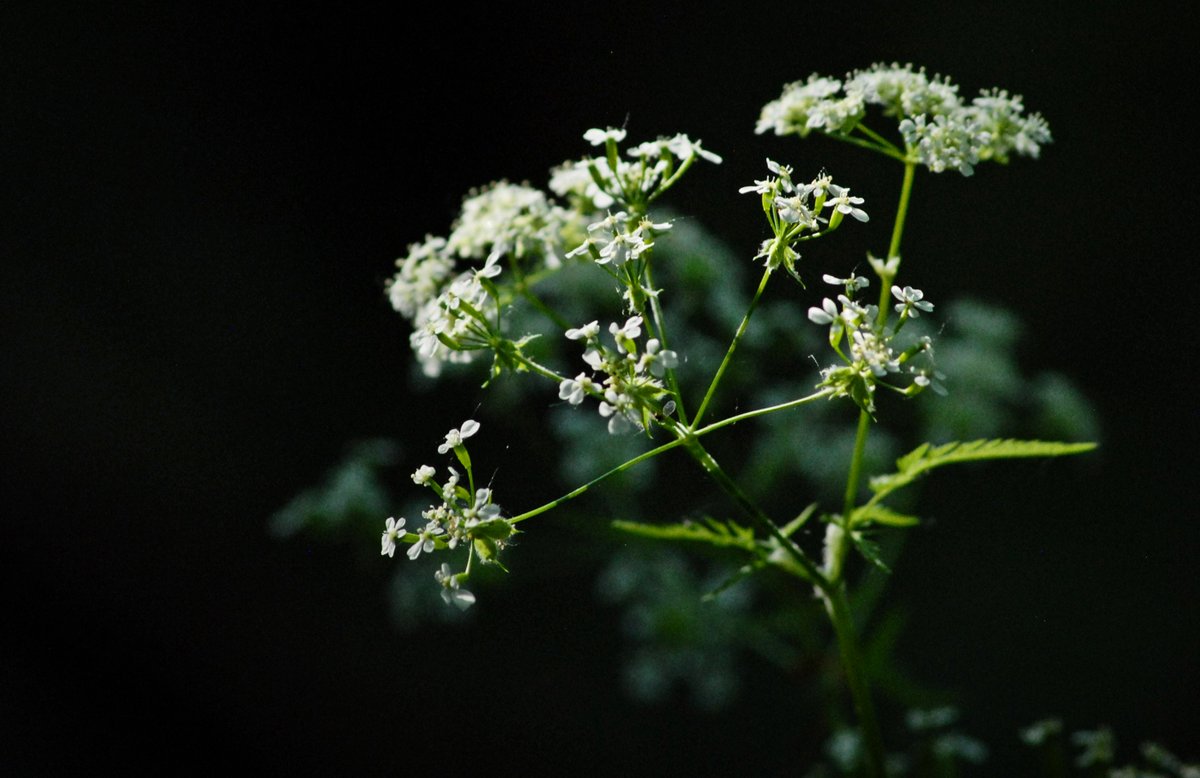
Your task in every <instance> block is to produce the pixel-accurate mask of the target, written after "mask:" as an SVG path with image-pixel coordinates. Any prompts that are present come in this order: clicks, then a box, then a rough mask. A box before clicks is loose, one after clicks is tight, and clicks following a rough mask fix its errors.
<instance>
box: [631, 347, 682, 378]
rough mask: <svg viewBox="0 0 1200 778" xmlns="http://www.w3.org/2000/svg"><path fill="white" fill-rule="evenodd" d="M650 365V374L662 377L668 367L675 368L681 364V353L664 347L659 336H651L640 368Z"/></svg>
mask: <svg viewBox="0 0 1200 778" xmlns="http://www.w3.org/2000/svg"><path fill="white" fill-rule="evenodd" d="M647 365H649V367H650V374H651V375H653V376H654V377H655V378H662V377H663V374H665V373H666V371H667V369H671V370H674V369H675V368H676V367H678V366H679V355H678V354H676V353H675V352H674V351H671V350H670V349H663V347H662V344H661V343H659V342H658V338H651V339H650V340H648V341H646V353H645V354H643V355H642V360H641V364H640V365H639V366H638V367H639V369H643V368H645V367H646V366H647Z"/></svg>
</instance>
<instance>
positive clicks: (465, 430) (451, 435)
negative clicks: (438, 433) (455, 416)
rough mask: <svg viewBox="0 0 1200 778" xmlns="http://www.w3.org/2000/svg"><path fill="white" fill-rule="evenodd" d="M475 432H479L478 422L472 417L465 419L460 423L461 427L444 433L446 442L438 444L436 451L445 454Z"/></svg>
mask: <svg viewBox="0 0 1200 778" xmlns="http://www.w3.org/2000/svg"><path fill="white" fill-rule="evenodd" d="M476 432H479V422H477V421H475V420H474V419H467V420H466V421H464V422H463V423H462V426H461V427H459V428H458V429H456V430H450V431H449V432H447V433H446V442H445V443H443V444H442V445H440V446H438V453H439V454H445V453H446V452H447V451H449V450H450V449H452V448H458V447H459V446H461V445H462V443H463V441H464V440H465V439H467V438H469V437H471V436H472V435H474V434H475V433H476Z"/></svg>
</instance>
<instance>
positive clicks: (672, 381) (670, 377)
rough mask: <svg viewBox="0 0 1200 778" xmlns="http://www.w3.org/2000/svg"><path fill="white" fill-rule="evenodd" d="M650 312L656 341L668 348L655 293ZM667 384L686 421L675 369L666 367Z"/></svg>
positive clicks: (649, 281) (651, 279)
mask: <svg viewBox="0 0 1200 778" xmlns="http://www.w3.org/2000/svg"><path fill="white" fill-rule="evenodd" d="M650 266H651V262H650V260H647V261H646V285H647V286H649V287H650V289H651V290H652V292H653V289H654V276H653V275H652V274H651V272H650ZM650 312H651V314H652V315H653V316H654V328H655V329H656V330H657V331H658V341H659V343H661V344H662V348H663V350H664V351H665V350H667V349H669V348H670V345H669V344H668V342H667V325H666V319H665V317H664V316H663V311H662V304H661V303H659V301H658V295H657V294H653V293H652V294H651V295H650ZM667 384H668V385H669V386H670V387H671V394H672V395H673V396H674V397H675V410H676V411H677V412H678V413H679V420H680V421H682V422H683V423H684V424H687V423H688V419H687V411H686V410H685V409H684V407H683V392H681V391H679V381H678V380H676V378H675V369H674V368H670V367H668V368H667Z"/></svg>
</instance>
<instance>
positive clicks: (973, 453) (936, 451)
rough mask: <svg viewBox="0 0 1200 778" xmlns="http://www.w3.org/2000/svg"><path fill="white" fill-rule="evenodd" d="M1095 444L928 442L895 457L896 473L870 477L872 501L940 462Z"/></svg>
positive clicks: (1078, 449) (1054, 452)
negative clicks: (873, 493) (937, 444)
mask: <svg viewBox="0 0 1200 778" xmlns="http://www.w3.org/2000/svg"><path fill="white" fill-rule="evenodd" d="M1095 447H1096V444H1095V443H1056V442H1049V441H1043V440H1011V439H998V440H973V441H970V442H968V443H962V442H954V443H946V444H944V445H941V446H932V445H930V444H928V443H925V444H922V445H920V446H918V447H917V448H916V449H914V450H913V451H911V452H909V453H908V454H905V455H904V456H902V457H900V458H899V459H897V460H896V472H895V473H890V474H888V475H881V476H876V477H874V478H872V479H871V490H872V491H873V492H875V497H874V498H872V500H871V502H872V503H875V502H877V501H878V500H880V499H882V498H883V497H884V496H886V495H888V494H890V493H892V492H894V491H896V490H897V489H899V488H901V487H904V486H907V485H909V484H910V483H912V482H913V481H915V480H916V479H917V478H919V477H920V476H922V475H924V474H925V473H927V472H929V471H930V470H933V469H934V468H937V467H942V466H943V465H953V464H958V463H959V462H977V461H983V460H988V459H1016V458H1022V457H1061V456H1067V455H1070V454H1082V453H1084V452H1087V451H1091V450H1092V449H1094V448H1095Z"/></svg>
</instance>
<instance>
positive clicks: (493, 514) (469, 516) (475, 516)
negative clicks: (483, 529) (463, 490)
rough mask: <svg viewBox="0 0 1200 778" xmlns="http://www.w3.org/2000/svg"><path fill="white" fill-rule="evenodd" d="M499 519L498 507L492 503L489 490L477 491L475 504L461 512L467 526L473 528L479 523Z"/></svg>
mask: <svg viewBox="0 0 1200 778" xmlns="http://www.w3.org/2000/svg"><path fill="white" fill-rule="evenodd" d="M499 517H500V506H499V505H497V504H495V503H494V502H492V490H491V489H477V490H476V491H475V504H474V505H473V506H471V507H470V508H467V509H466V510H465V511H463V518H465V519H466V520H467V522H468V526H475V525H476V524H478V523H479V522H481V521H491V520H492V519H496V518H499Z"/></svg>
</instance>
